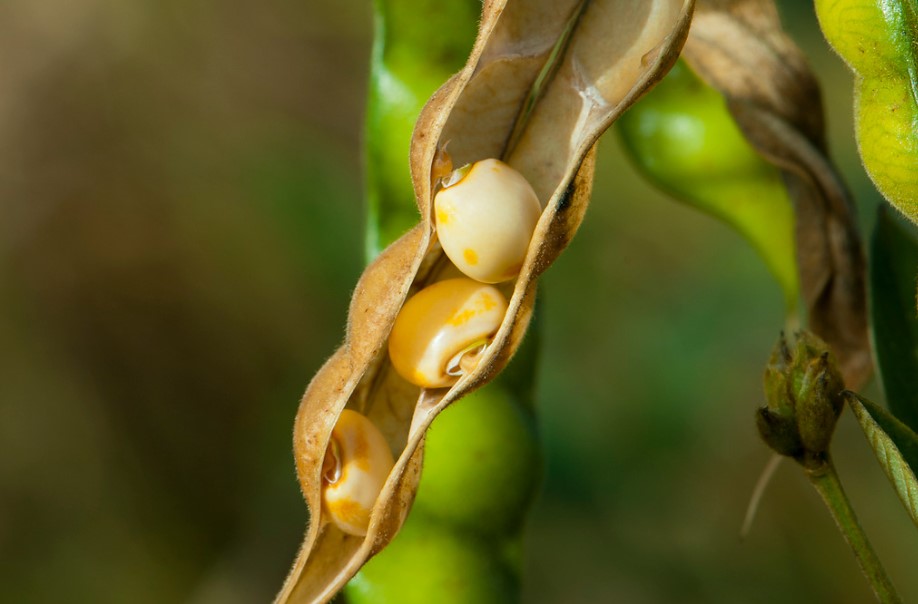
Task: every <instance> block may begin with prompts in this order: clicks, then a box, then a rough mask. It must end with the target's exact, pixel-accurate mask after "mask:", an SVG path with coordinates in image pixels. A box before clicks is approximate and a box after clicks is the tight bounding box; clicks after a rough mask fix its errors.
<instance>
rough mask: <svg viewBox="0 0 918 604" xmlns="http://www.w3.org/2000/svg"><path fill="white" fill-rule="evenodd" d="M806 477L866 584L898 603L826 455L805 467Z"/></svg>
mask: <svg viewBox="0 0 918 604" xmlns="http://www.w3.org/2000/svg"><path fill="white" fill-rule="evenodd" d="M806 474H807V477H808V478H809V479H810V482H811V483H812V484H813V487H815V489H816V491H817V492H818V493H819V495H820V496H821V497H822V500H823V501H824V502H825V504H826V507H828V508H829V512H830V513H831V514H832V518H834V519H835V524H836V525H837V526H838V530H840V531H841V533H842V535H843V536H844V537H845V541H847V542H848V545H850V546H851V549H852V551H853V552H854V556H855V557H856V558H857V562H858V564H859V565H860V567H861V570H862V571H863V572H864V576H866V577H867V580H868V581H870V586H871V587H872V588H873V592H874V593H875V594H876V596H877V600H878V601H879V602H881V603H883V604H901V602H902V598H900V597H899V594H898V593H897V592H896V588H895V586H894V585H893V584H892V581H890V579H889V576H888V575H887V574H886V569H885V568H883V563H882V562H880V559H879V558H878V557H877V554H876V552H875V551H874V550H873V546H872V545H870V541H869V540H868V539H867V534H866V533H865V532H864V529H863V528H862V527H861V524H860V522H858V520H857V516H856V515H855V513H854V508H852V507H851V502H850V501H849V500H848V496H847V495H845V490H844V489H843V488H842V484H841V481H840V480H839V479H838V473H837V472H836V471H835V466H834V465H833V464H832V460H831V458H829V457H828V456H826V460H825V463H824V464H821V465H819V466H818V467H817V468H815V469H813V470H807V472H806Z"/></svg>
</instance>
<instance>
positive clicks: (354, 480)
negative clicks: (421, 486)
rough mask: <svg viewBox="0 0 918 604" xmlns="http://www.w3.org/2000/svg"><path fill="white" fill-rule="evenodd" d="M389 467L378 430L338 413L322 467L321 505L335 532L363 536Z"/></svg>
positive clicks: (363, 419) (348, 412)
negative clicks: (337, 530) (335, 529)
mask: <svg viewBox="0 0 918 604" xmlns="http://www.w3.org/2000/svg"><path fill="white" fill-rule="evenodd" d="M393 465H395V461H394V460H393V457H392V451H391V450H390V449H389V444H388V443H387V442H386V439H385V437H384V436H383V435H382V433H381V432H380V431H379V429H378V428H377V427H376V426H375V425H373V423H372V422H371V421H370V420H369V419H367V418H366V417H365V416H363V415H361V414H360V413H358V412H356V411H353V410H351V409H345V410H344V411H342V412H341V415H340V416H339V417H338V422H337V423H336V424H335V427H334V429H333V430H332V434H331V440H330V441H329V444H328V448H327V449H326V452H325V460H324V461H323V464H322V503H323V506H324V508H325V511H326V512H327V513H328V516H329V518H330V519H331V520H332V522H333V523H334V524H335V525H336V526H337V527H338V528H340V529H341V530H342V531H344V532H345V533H348V534H350V535H358V536H363V535H366V533H367V528H368V527H369V525H370V514H371V511H372V509H373V506H374V505H375V503H376V499H377V498H378V497H379V493H380V491H382V488H383V485H384V484H385V482H386V478H387V477H388V476H389V471H390V470H391V469H392V466H393Z"/></svg>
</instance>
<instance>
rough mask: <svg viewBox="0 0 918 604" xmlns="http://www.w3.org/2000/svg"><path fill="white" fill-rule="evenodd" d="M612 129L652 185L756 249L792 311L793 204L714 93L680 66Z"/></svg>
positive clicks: (797, 287) (794, 293)
mask: <svg viewBox="0 0 918 604" xmlns="http://www.w3.org/2000/svg"><path fill="white" fill-rule="evenodd" d="M618 130H619V133H620V134H621V137H622V141H623V142H624V144H625V148H626V150H627V152H628V154H629V155H630V156H631V158H632V159H633V160H634V162H635V163H636V164H637V166H638V168H639V169H640V170H641V171H642V172H643V173H644V175H645V176H646V177H647V178H648V179H649V180H650V181H651V182H653V183H654V184H655V185H657V186H658V187H660V188H661V189H663V190H664V191H666V192H668V193H669V194H671V195H672V196H673V197H675V198H676V199H679V200H680V201H683V202H685V203H688V204H690V205H692V206H694V207H696V208H698V209H700V210H702V211H704V212H708V213H709V214H712V215H714V216H716V217H717V218H719V219H721V220H723V221H725V222H727V223H728V224H730V225H731V226H732V227H733V228H735V229H736V230H737V231H739V232H740V234H742V235H743V236H744V237H745V238H746V239H747V240H748V241H749V242H750V243H751V244H752V245H753V247H755V248H756V250H757V251H758V252H759V254H760V255H761V256H762V258H763V259H764V260H765V262H766V264H767V265H768V267H769V269H770V270H771V272H772V273H773V274H774V275H775V277H776V278H777V280H778V282H779V283H780V284H781V287H782V289H783V290H784V297H785V303H786V306H787V308H788V310H789V311H790V310H792V309H793V308H794V307H795V306H796V304H797V298H798V296H799V290H800V285H799V281H798V277H797V268H796V259H795V257H794V250H795V245H794V223H795V221H794V214H793V207H792V205H791V203H790V199H789V198H788V195H787V192H786V190H785V187H784V183H783V181H782V179H781V174H780V172H779V170H778V169H777V168H775V167H774V166H772V165H770V164H768V163H767V162H765V160H763V159H762V158H761V157H760V156H759V155H758V154H757V153H756V152H755V150H754V149H753V148H752V147H751V146H750V145H749V143H748V142H747V141H746V139H745V137H744V136H743V133H742V132H741V131H740V130H739V128H738V127H737V125H736V123H735V122H734V121H733V117H732V116H731V115H730V112H729V110H728V109H727V106H726V103H725V102H724V99H723V97H722V96H721V95H720V93H718V92H717V91H716V90H715V89H713V88H712V87H710V86H708V85H707V84H705V83H704V82H703V81H701V79H699V78H698V77H697V76H696V75H695V74H694V73H693V72H692V71H691V69H689V67H688V66H687V65H686V64H685V63H684V62H683V61H679V62H677V63H676V65H675V66H674V67H673V69H672V70H671V71H670V72H669V74H667V76H666V77H665V78H664V79H663V81H661V82H660V83H659V84H658V85H657V87H656V88H654V89H653V90H652V91H650V92H649V93H648V94H647V95H646V96H645V97H644V98H643V99H641V100H640V102H638V103H637V104H636V105H635V106H634V107H632V108H631V109H630V110H628V111H627V112H626V113H625V114H624V115H623V116H622V117H621V119H620V120H619V121H618Z"/></svg>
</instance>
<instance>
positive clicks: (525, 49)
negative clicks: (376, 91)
mask: <svg viewBox="0 0 918 604" xmlns="http://www.w3.org/2000/svg"><path fill="white" fill-rule="evenodd" d="M692 7H693V0H648V1H646V2H631V1H624V0H592V1H584V0H529V1H526V2H522V1H518V0H492V1H486V2H485V3H484V7H483V13H482V19H481V23H480V28H479V33H478V38H477V40H476V42H475V46H474V48H473V51H472V53H471V56H470V58H469V60H468V62H467V64H466V66H465V67H464V68H463V70H462V71H460V72H459V73H458V74H456V75H455V76H454V77H453V78H451V79H450V80H449V81H448V82H447V83H446V84H444V85H443V87H442V88H440V90H439V91H437V92H436V93H435V94H434V96H433V97H432V98H431V100H430V101H429V102H428V104H427V106H426V107H425V109H424V111H423V112H422V114H421V117H420V119H419V120H418V123H417V126H416V128H415V133H414V136H413V140H412V146H411V153H410V162H411V172H412V178H413V182H414V189H415V195H416V198H417V203H418V207H419V209H420V214H421V222H420V224H418V225H417V226H416V227H415V228H413V229H412V230H410V231H409V232H408V233H406V234H405V235H404V236H403V237H402V238H401V239H399V240H398V241H396V242H395V243H394V244H392V245H391V246H389V247H388V248H387V249H386V250H385V251H384V252H383V253H382V254H380V256H379V257H378V258H377V259H376V260H375V261H374V262H373V263H372V264H371V265H370V266H369V267H368V268H367V269H366V271H365V272H364V274H363V276H362V277H361V279H360V281H359V283H358V284H357V287H356V289H355V292H354V296H353V299H352V301H351V306H350V310H349V316H348V327H347V335H346V338H345V342H344V344H343V345H342V346H341V348H339V349H338V350H337V351H336V352H335V354H334V355H333V356H332V357H331V358H330V359H329V360H328V361H327V362H326V364H325V365H324V366H323V367H322V369H320V371H319V373H318V374H317V375H316V376H315V378H314V379H313V380H312V382H311V383H310V385H309V387H308V388H307V390H306V393H305V395H304V396H303V399H302V401H301V404H300V408H299V411H298V413H297V417H296V422H295V426H294V454H295V460H296V469H297V475H298V478H299V481H300V485H301V488H302V490H303V495H304V497H305V499H306V503H307V504H308V506H309V508H310V511H311V513H312V519H311V522H310V524H309V527H308V529H307V532H306V537H305V541H304V543H303V546H302V549H301V551H300V553H299V555H298V556H297V559H296V561H295V562H294V566H293V568H292V570H291V572H290V574H289V576H288V578H287V580H286V582H285V584H284V586H283V588H282V589H281V592H280V593H279V595H278V597H277V601H278V602H321V601H327V600H329V599H331V598H332V597H333V595H334V594H335V592H337V591H338V590H339V589H340V588H341V587H342V586H343V585H344V583H345V582H346V581H347V580H348V579H349V578H350V577H352V576H353V575H354V574H355V573H356V572H357V570H358V569H359V568H360V567H361V565H362V564H363V563H364V562H365V561H366V560H367V559H368V558H369V557H370V556H372V555H373V554H375V553H376V552H378V551H379V550H381V549H382V548H383V547H384V546H385V545H386V544H387V543H388V542H389V541H390V540H391V539H392V538H393V537H394V536H395V534H396V532H397V531H398V530H399V528H400V526H401V524H402V522H403V521H404V519H405V516H406V515H407V513H408V510H409V508H410V506H411V502H412V500H413V498H414V493H415V490H416V488H417V483H418V478H419V474H420V468H421V460H422V450H423V446H422V445H423V440H424V435H425V433H426V431H427V429H428V427H429V426H430V423H431V422H432V421H433V419H434V417H436V415H437V414H438V413H440V411H442V410H443V409H444V408H445V407H446V406H447V405H449V404H450V403H452V402H453V401H455V400H458V399H459V398H460V397H461V396H463V395H464V394H466V393H468V392H470V391H471V390H473V389H475V388H477V387H479V386H481V385H483V384H484V383H486V382H487V381H489V380H490V379H492V378H493V377H494V376H495V375H496V374H497V372H499V371H500V370H501V369H502V368H503V367H504V366H505V365H506V364H507V362H508V361H509V359H510V357H511V356H512V355H513V353H514V352H515V351H516V349H517V348H518V347H519V345H520V342H521V340H522V338H523V336H524V334H525V331H526V327H527V325H528V323H529V320H530V318H531V315H532V309H533V303H534V299H535V291H536V287H535V286H536V279H537V278H538V276H539V275H540V274H541V273H542V272H543V271H544V270H545V269H546V268H547V267H548V266H549V265H550V264H551V263H552V262H553V261H554V260H555V258H556V257H557V256H558V254H559V253H560V252H561V251H562V250H563V249H564V247H565V246H566V245H567V244H568V242H569V241H570V240H571V238H572V237H573V235H574V233H575V231H576V229H577V227H578V226H579V224H580V222H581V220H582V219H583V215H584V212H585V210H586V206H587V202H588V200H589V195H590V187H591V183H592V173H593V152H592V149H593V146H594V144H595V143H596V140H597V138H598V137H599V136H600V134H602V132H603V131H605V130H606V129H607V128H608V126H609V125H610V124H611V123H612V121H614V120H615V118H616V117H618V116H619V115H620V114H621V113H622V112H623V111H624V110H625V109H626V108H627V107H628V106H629V105H630V104H632V103H633V102H634V101H635V100H636V99H637V98H638V97H639V96H640V95H641V94H642V93H643V92H644V91H646V90H647V89H648V88H649V87H650V86H651V85H652V84H653V83H654V82H655V81H657V80H658V79H659V78H660V77H662V75H663V74H664V73H665V72H666V70H667V69H668V68H669V67H670V66H671V65H672V63H673V62H674V61H675V59H676V57H677V56H678V53H679V50H680V48H681V46H682V43H683V42H684V40H685V36H686V32H687V30H688V24H689V21H690V17H691V11H692ZM447 143H449V153H450V155H451V156H452V159H453V163H454V165H457V166H460V165H464V164H468V163H473V162H476V161H479V160H483V159H487V158H500V159H502V160H503V161H504V162H506V163H507V164H509V165H510V166H511V167H512V168H514V169H515V170H517V171H518V172H520V173H521V174H522V175H523V176H524V177H525V178H526V180H528V181H529V183H530V184H531V185H532V188H533V190H534V191H535V193H536V195H537V197H538V198H539V200H540V202H541V203H542V204H543V206H544V210H543V211H542V214H541V216H540V217H539V220H538V223H537V224H536V227H535V231H534V234H533V236H532V240H531V242H530V244H529V247H528V251H527V253H526V256H525V259H524V261H523V265H522V267H521V269H520V272H519V275H518V276H517V277H516V279H515V280H513V281H508V282H507V283H504V284H501V285H500V286H499V287H500V288H501V289H502V290H503V294H504V295H506V298H507V310H506V313H505V314H504V317H503V321H502V322H501V323H500V326H499V328H498V329H497V331H496V333H495V334H493V336H492V337H491V338H490V339H489V345H488V346H487V347H486V348H485V349H484V350H483V351H482V352H481V353H480V358H478V359H477V363H476V364H475V365H474V368H472V369H470V370H469V371H466V372H464V373H463V375H461V377H459V378H458V380H457V381H456V382H455V383H454V384H452V385H449V386H447V387H442V388H441V387H430V388H421V387H419V386H417V385H414V384H412V383H411V382H409V381H407V380H406V379H404V378H403V377H402V376H401V375H400V374H399V373H398V372H397V371H396V370H395V368H394V367H393V366H392V363H391V362H390V359H389V355H388V346H387V341H388V338H389V335H390V332H391V331H392V328H393V324H394V323H395V320H396V317H397V316H398V314H399V311H400V309H401V308H402V306H403V304H404V303H405V301H406V299H407V298H408V297H409V295H411V294H414V293H416V292H418V291H420V290H421V289H423V288H424V287H425V286H427V285H430V284H432V283H434V282H436V281H438V280H440V279H442V278H443V276H444V273H445V272H446V271H445V270H444V267H445V266H447V265H448V263H447V262H446V261H445V260H444V258H445V256H444V255H443V252H442V248H441V247H440V245H439V243H438V241H437V239H436V232H435V229H434V223H435V221H434V216H433V207H432V201H433V196H434V194H435V193H436V188H437V186H438V178H435V177H434V176H435V173H434V169H435V166H439V165H440V162H439V160H438V158H441V157H442V150H443V148H444V147H445V146H446V144H447ZM345 408H348V409H350V410H354V411H357V412H359V413H361V414H362V415H363V416H365V417H366V418H368V419H369V421H370V422H372V424H373V425H374V426H375V427H376V428H378V429H379V431H380V432H381V434H382V437H383V438H384V439H385V441H386V442H387V443H388V445H389V447H390V450H391V452H392V454H393V457H394V459H395V465H394V467H393V468H392V470H391V472H390V473H389V474H388V478H387V479H386V481H385V483H384V485H383V486H382V489H381V491H380V493H379V496H378V499H377V500H376V503H375V505H374V507H373V509H372V510H371V513H370V517H369V524H368V526H367V527H366V534H365V535H362V536H361V535H357V534H351V533H349V532H346V531H345V530H342V528H341V527H340V526H339V525H338V524H336V523H335V522H334V521H333V519H332V518H330V515H329V514H327V513H324V512H323V504H322V500H323V498H322V489H323V486H322V485H323V463H324V461H325V458H326V452H327V451H328V448H329V442H330V438H331V434H332V431H333V429H334V428H335V425H336V423H337V422H338V420H339V417H340V415H341V413H342V411H343V410H344V409H345ZM325 469H326V470H327V469H328V467H327V465H326V466H325ZM484 479H485V478H483V480H484ZM356 532H360V531H356Z"/></svg>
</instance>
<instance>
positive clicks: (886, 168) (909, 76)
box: [816, 0, 918, 223]
mask: <svg viewBox="0 0 918 604" xmlns="http://www.w3.org/2000/svg"><path fill="white" fill-rule="evenodd" d="M816 15H817V17H818V18H819V25H820V26H821V27H822V32H823V34H824V35H825V37H826V40H828V41H829V44H831V45H832V47H833V48H834V49H835V51H836V52H838V54H839V55H841V57H842V59H844V60H845V62H847V63H848V66H849V67H850V68H851V70H852V71H853V72H854V75H855V84H854V85H855V91H854V104H855V118H856V120H857V124H856V132H857V141H858V147H859V149H860V153H861V160H862V161H863V162H864V166H865V167H866V168H867V172H868V174H870V178H871V179H873V182H874V184H875V185H876V186H877V189H879V190H880V192H881V193H882V194H883V195H884V196H885V197H886V199H887V200H889V202H890V203H891V204H892V205H894V206H895V207H896V208H898V209H899V210H900V211H901V212H903V213H904V214H905V215H906V216H908V217H909V218H910V219H911V220H912V221H913V222H916V223H918V2H916V0H816Z"/></svg>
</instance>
